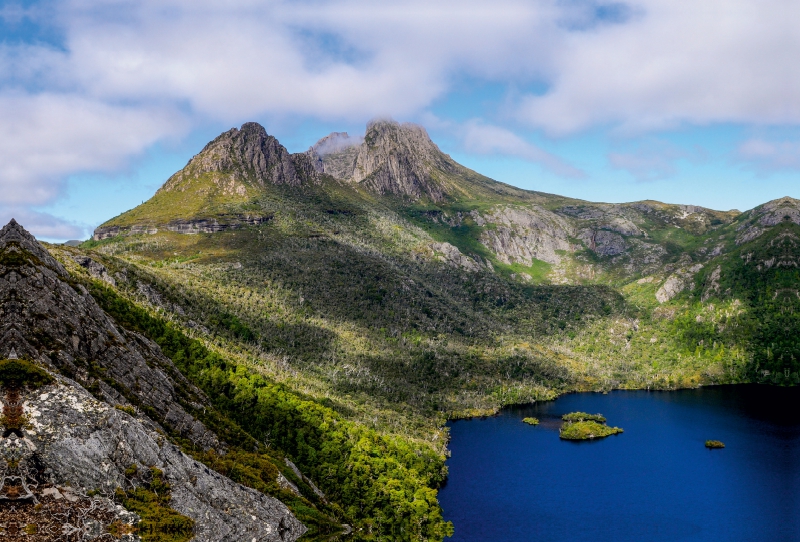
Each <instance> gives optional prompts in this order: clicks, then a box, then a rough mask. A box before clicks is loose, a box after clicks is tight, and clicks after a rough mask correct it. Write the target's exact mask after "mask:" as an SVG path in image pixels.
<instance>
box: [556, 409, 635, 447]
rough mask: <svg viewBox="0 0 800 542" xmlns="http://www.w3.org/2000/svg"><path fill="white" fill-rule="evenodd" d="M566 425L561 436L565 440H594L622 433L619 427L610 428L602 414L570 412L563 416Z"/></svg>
mask: <svg viewBox="0 0 800 542" xmlns="http://www.w3.org/2000/svg"><path fill="white" fill-rule="evenodd" d="M561 419H562V420H564V425H563V427H562V428H561V431H560V436H561V438H562V439H564V440H592V439H596V438H604V437H608V436H610V435H616V434H617V433H622V429H621V428H619V427H609V426H607V425H606V424H605V422H606V419H605V417H603V415H602V414H587V413H586V412H570V413H569V414H564V415H563V416H561Z"/></svg>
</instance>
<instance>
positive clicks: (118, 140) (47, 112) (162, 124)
mask: <svg viewBox="0 0 800 542" xmlns="http://www.w3.org/2000/svg"><path fill="white" fill-rule="evenodd" d="M0 118H2V119H3V122H2V123H0V189H2V191H3V202H4V203H6V204H29V205H36V204H42V203H45V202H48V201H50V200H52V199H53V198H54V197H55V196H57V195H58V193H59V190H60V189H61V186H62V181H63V178H64V175H65V174H68V173H75V172H81V171H109V170H113V169H117V168H119V167H121V166H122V165H124V164H125V162H126V160H127V159H128V158H129V157H131V156H132V155H136V154H138V153H140V152H141V151H142V150H143V149H145V148H147V147H148V146H150V145H152V144H153V143H155V142H156V141H158V140H159V139H162V138H165V137H168V136H174V135H178V134H181V133H182V132H183V131H184V130H185V128H186V122H185V121H184V120H183V119H182V118H181V117H180V116H179V115H178V114H176V113H175V112H174V111H173V110H171V109H166V110H165V109H163V108H155V107H126V106H112V105H107V104H104V103H102V102H97V101H93V100H89V99H86V98H84V97H79V96H74V95H64V94H61V95H55V94H36V95H25V94H22V93H5V94H2V95H0Z"/></svg>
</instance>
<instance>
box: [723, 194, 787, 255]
mask: <svg viewBox="0 0 800 542" xmlns="http://www.w3.org/2000/svg"><path fill="white" fill-rule="evenodd" d="M743 217H744V220H743V221H742V223H741V224H740V225H739V227H738V228H737V230H738V234H737V236H736V244H737V245H741V244H744V243H747V242H749V241H752V240H753V239H756V238H757V237H760V236H761V235H762V234H763V233H764V232H765V231H767V230H768V229H769V228H772V227H773V226H777V225H778V224H785V223H790V224H797V225H800V200H796V199H794V198H790V197H789V196H785V197H783V198H778V199H774V200H772V201H768V202H767V203H764V204H763V205H759V206H758V207H756V208H754V209H753V210H751V211H748V212H747V213H745V214H744V215H743Z"/></svg>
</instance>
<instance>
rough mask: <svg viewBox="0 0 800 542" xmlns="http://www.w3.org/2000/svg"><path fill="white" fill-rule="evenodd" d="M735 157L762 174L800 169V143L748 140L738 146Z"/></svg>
mask: <svg viewBox="0 0 800 542" xmlns="http://www.w3.org/2000/svg"><path fill="white" fill-rule="evenodd" d="M737 155H738V157H739V159H740V160H741V161H743V162H745V163H746V164H748V165H751V166H753V167H755V169H757V170H759V171H761V172H762V173H766V172H772V171H781V170H798V169H800V141H791V140H784V141H770V140H767V139H759V138H756V139H749V140H747V141H745V142H744V143H742V144H741V145H740V146H739V148H738V149H737Z"/></svg>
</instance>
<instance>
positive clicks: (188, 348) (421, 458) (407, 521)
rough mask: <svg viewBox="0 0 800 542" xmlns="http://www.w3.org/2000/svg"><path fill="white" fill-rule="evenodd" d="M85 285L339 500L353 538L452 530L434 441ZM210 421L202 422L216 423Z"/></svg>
mask: <svg viewBox="0 0 800 542" xmlns="http://www.w3.org/2000/svg"><path fill="white" fill-rule="evenodd" d="M91 293H92V295H93V296H94V297H95V299H97V301H98V303H100V305H101V307H103V309H104V310H105V311H106V312H108V313H109V314H111V315H112V316H113V317H114V319H115V320H116V321H117V322H118V323H119V324H121V325H122V326H124V327H127V328H128V329H131V330H134V331H138V332H140V333H142V334H144V335H145V336H147V337H148V338H150V339H152V340H154V341H155V342H156V343H158V345H159V346H160V347H161V349H162V350H163V351H164V353H165V354H166V355H167V356H169V357H170V358H171V359H172V360H173V361H174V362H175V364H176V366H177V367H178V368H179V369H180V370H181V372H183V373H184V374H185V375H186V376H188V377H189V378H190V379H191V380H192V381H193V382H194V383H195V384H197V385H198V386H199V387H200V388H201V389H202V390H203V391H204V392H206V393H207V394H208V396H209V397H210V398H211V400H212V403H213V404H214V406H215V407H216V408H217V409H219V411H220V412H221V413H223V414H225V415H226V416H229V417H230V418H231V419H232V420H234V421H235V422H237V423H238V424H239V425H240V426H241V427H242V428H243V429H245V430H246V431H247V432H248V433H249V434H250V435H252V436H253V437H254V438H255V439H256V440H257V441H259V442H264V441H268V442H269V443H270V445H271V446H275V447H276V448H277V449H279V450H281V451H282V452H284V453H286V454H288V455H289V456H290V457H291V458H292V459H293V460H294V461H295V463H297V465H298V466H299V467H300V468H301V469H302V470H303V472H305V473H306V475H307V476H310V477H311V478H312V479H313V480H317V481H318V484H319V485H320V487H321V488H322V489H323V491H324V492H325V493H326V495H327V496H328V498H329V499H330V500H332V501H333V502H336V503H341V505H342V507H343V513H344V518H345V519H347V520H349V521H351V522H352V523H353V525H354V526H356V527H357V528H358V529H359V531H358V532H357V536H358V537H361V538H363V539H366V540H369V539H373V540H441V538H442V537H444V536H446V535H448V534H450V533H451V532H452V526H451V525H450V524H449V523H446V522H444V520H443V519H442V516H441V509H440V508H439V505H438V502H437V501H436V490H435V488H436V487H437V486H438V485H439V484H441V483H442V482H443V481H444V478H445V476H446V469H445V467H444V458H443V457H442V456H440V455H439V454H437V453H436V451H434V450H433V449H431V448H429V447H427V446H425V445H420V444H418V443H415V442H413V441H409V440H406V439H402V438H397V437H395V438H391V437H386V436H383V435H380V434H379V433H377V432H376V431H374V430H371V429H368V428H365V427H363V426H358V425H356V424H353V423H351V422H348V421H347V420H345V419H343V418H342V417H341V416H340V415H338V414H337V413H336V412H334V411H333V410H331V409H329V408H326V407H324V406H322V405H320V404H318V403H316V402H314V401H311V400H309V399H307V398H304V397H302V396H300V395H298V394H297V393H294V392H292V391H290V390H288V389H287V388H286V387H285V386H283V385H281V384H278V383H275V382H272V381H270V380H269V379H267V378H266V377H264V376H262V375H259V374H255V373H254V372H252V371H251V370H248V369H247V368H246V367H243V366H237V365H236V364H233V363H230V362H228V361H226V360H224V359H223V358H222V357H220V356H219V355H218V354H215V353H213V352H211V351H209V350H208V349H207V348H206V347H205V346H203V345H202V343H200V342H199V341H197V340H195V339H191V338H189V337H186V336H185V335H183V334H182V333H181V332H180V331H178V330H176V329H175V328H174V326H172V325H171V324H169V323H167V322H164V321H163V320H161V319H158V318H154V317H153V316H151V315H149V314H148V313H147V311H145V310H143V309H140V308H138V307H136V306H135V305H133V304H131V303H129V302H127V301H125V300H124V299H123V298H121V297H119V296H118V295H116V294H115V293H114V292H113V290H111V289H109V288H106V287H104V286H101V285H100V284H99V283H91ZM203 421H208V419H207V418H206V419H204V420H203ZM211 422H212V423H209V427H211V428H212V429H215V430H218V431H220V428H219V427H218V426H215V425H214V424H213V420H212V421H211ZM222 436H226V435H225V433H224V432H222ZM205 459H206V460H207V461H209V462H210V463H211V464H212V465H214V464H218V462H219V458H214V457H211V458H209V457H206V458H205ZM232 459H233V458H232ZM249 462H250V463H251V464H250V468H252V469H254V470H256V471H257V470H259V469H260V470H261V471H265V470H266V471H268V472H266V473H264V475H268V474H269V473H270V472H271V471H269V467H268V466H265V465H263V464H262V465H259V464H257V463H256V464H253V462H252V460H250V461H249ZM223 466H225V465H223ZM273 466H274V465H273ZM224 470H228V472H231V470H232V469H231V466H225V469H224ZM234 475H235V476H234V479H237V478H238V481H246V480H247V478H250V479H251V481H250V485H254V486H259V484H260V483H263V484H264V487H257V488H258V489H262V490H263V489H265V486H266V484H268V483H270V482H269V481H268V480H269V479H267V481H265V480H264V479H263V477H262V476H263V475H262V474H259V475H258V476H257V478H258V479H260V480H261V482H260V483H259V482H258V481H257V480H256V481H255V483H254V482H253V481H252V480H254V479H255V478H256V475H255V473H254V472H251V473H250V474H249V475H248V474H246V473H241V474H236V473H234ZM288 504H292V503H291V502H290V503H288Z"/></svg>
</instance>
